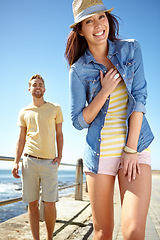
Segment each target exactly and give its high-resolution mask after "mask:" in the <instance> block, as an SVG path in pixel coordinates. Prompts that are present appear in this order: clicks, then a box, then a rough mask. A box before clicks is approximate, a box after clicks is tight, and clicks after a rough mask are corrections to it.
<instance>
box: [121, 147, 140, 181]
mask: <svg viewBox="0 0 160 240" xmlns="http://www.w3.org/2000/svg"><path fill="white" fill-rule="evenodd" d="M121 165H122V170H123V173H124V176H127V177H128V181H129V182H131V180H135V179H136V175H137V173H138V174H140V165H139V163H138V154H131V153H126V152H123V153H122V156H121Z"/></svg>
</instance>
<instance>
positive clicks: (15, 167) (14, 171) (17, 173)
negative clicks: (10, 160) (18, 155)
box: [12, 162, 20, 178]
mask: <svg viewBox="0 0 160 240" xmlns="http://www.w3.org/2000/svg"><path fill="white" fill-rule="evenodd" d="M18 169H19V163H15V162H14V165H13V168H12V174H13V177H15V178H20V176H19V172H18Z"/></svg>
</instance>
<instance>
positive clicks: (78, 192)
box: [0, 156, 83, 206]
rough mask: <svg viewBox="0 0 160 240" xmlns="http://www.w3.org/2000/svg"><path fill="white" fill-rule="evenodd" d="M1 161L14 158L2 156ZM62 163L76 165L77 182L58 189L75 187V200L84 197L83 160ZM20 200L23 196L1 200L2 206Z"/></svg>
mask: <svg viewBox="0 0 160 240" xmlns="http://www.w3.org/2000/svg"><path fill="white" fill-rule="evenodd" d="M0 161H14V158H12V157H4V156H0ZM21 161H22V159H21ZM60 165H63V166H72V167H76V176H75V184H72V185H69V186H66V187H59V188H58V191H61V190H64V189H67V188H73V187H75V200H82V199H83V160H82V159H81V158H80V159H78V160H77V164H68V163H61V164H60ZM20 201H22V197H17V198H11V199H7V200H3V201H0V206H3V205H7V204H11V203H15V202H20Z"/></svg>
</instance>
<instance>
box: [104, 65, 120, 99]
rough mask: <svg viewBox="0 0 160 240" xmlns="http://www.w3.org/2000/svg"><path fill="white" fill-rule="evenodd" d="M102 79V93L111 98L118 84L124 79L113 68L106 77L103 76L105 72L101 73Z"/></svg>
mask: <svg viewBox="0 0 160 240" xmlns="http://www.w3.org/2000/svg"><path fill="white" fill-rule="evenodd" d="M100 79H101V85H102V90H101V91H103V92H104V93H105V94H106V95H108V96H109V95H110V94H111V93H112V92H113V91H114V89H115V88H116V86H117V85H118V83H119V82H120V81H121V80H122V77H121V75H120V74H119V73H118V71H117V70H115V69H114V68H111V69H110V70H109V71H108V72H107V73H106V75H105V76H103V72H102V71H100Z"/></svg>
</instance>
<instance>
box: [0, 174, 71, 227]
mask: <svg viewBox="0 0 160 240" xmlns="http://www.w3.org/2000/svg"><path fill="white" fill-rule="evenodd" d="M19 173H20V175H21V171H19ZM75 173H76V171H75V170H60V169H59V171H58V186H59V187H62V186H68V185H72V184H74V183H75ZM74 190H75V188H74V187H73V188H69V189H65V190H61V191H59V197H62V196H67V195H69V194H70V193H72V192H74ZM21 196H22V184H21V179H15V178H14V177H13V176H12V173H11V170H8V169H7V170H0V201H3V200H7V199H10V198H16V197H21ZM26 207H27V204H26V203H23V202H22V201H21V202H17V203H13V204H8V205H5V206H0V223H1V222H4V221H6V220H8V219H10V218H12V217H15V216H18V215H20V214H22V213H26V212H27V210H26Z"/></svg>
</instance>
